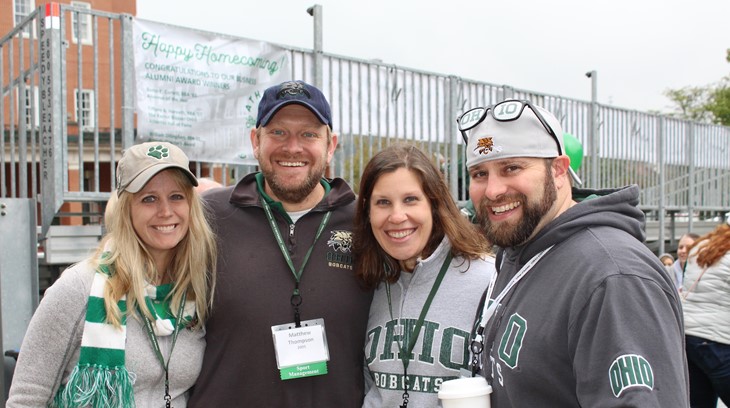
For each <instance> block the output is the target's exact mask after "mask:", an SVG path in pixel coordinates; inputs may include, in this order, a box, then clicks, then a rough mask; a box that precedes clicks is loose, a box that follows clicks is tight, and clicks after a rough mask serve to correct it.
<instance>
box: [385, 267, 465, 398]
mask: <svg viewBox="0 0 730 408" xmlns="http://www.w3.org/2000/svg"><path fill="white" fill-rule="evenodd" d="M451 258H452V255H451V253H449V254H448V256H446V259H444V263H443V265H441V270H440V271H439V274H438V276H436V280H435V281H434V282H433V286H432V287H431V292H430V293H429V294H428V297H427V298H426V303H424V304H423V307H422V308H421V315H420V316H418V321H417V322H416V326H415V327H414V328H413V335H412V336H410V338H409V341H408V346H407V348H406V352H405V354H404V353H403V348H402V347H401V342H400V341H397V342H396V344H398V352H399V353H400V356H401V357H400V359H401V361H402V362H403V382H404V390H403V405H401V408H406V407H407V406H408V397H409V395H408V385H409V384H408V363H410V358H409V356H410V355H411V352H412V351H413V347H414V346H415V345H416V341H417V340H418V336H419V335H420V334H421V327H422V326H423V320H424V319H425V318H426V314H427V313H428V309H429V308H430V307H431V302H432V301H433V297H434V296H435V295H436V291H437V290H438V288H439V286H441V281H443V280H444V275H446V270H447V269H449V265H450V264H451ZM385 293H386V294H387V295H388V311H389V312H390V319H391V320H395V319H393V305H392V302H391V300H390V284H389V283H387V282H386V283H385ZM401 303H402V299H401ZM405 328H406V325H404V326H403V335H404V336H405Z"/></svg>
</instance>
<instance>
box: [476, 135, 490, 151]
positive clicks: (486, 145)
mask: <svg viewBox="0 0 730 408" xmlns="http://www.w3.org/2000/svg"><path fill="white" fill-rule="evenodd" d="M493 150H494V141H493V140H492V138H491V137H485V138H482V139H479V140H477V147H475V148H474V151H475V152H476V153H477V154H489V153H490V152H491V151H493Z"/></svg>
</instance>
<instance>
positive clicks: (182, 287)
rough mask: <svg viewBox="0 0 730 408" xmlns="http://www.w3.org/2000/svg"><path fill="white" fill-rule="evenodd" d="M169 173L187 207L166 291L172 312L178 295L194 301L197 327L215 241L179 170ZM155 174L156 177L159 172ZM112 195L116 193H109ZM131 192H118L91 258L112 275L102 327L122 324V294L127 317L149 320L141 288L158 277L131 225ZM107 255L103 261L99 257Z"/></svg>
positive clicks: (203, 314) (209, 294)
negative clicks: (170, 286)
mask: <svg viewBox="0 0 730 408" xmlns="http://www.w3.org/2000/svg"><path fill="white" fill-rule="evenodd" d="M163 171H170V175H171V176H172V178H173V180H174V181H175V183H176V184H177V185H178V187H180V188H181V189H183V191H184V192H185V197H186V199H187V201H188V204H189V206H190V220H189V228H188V232H187V234H186V235H185V237H184V238H183V239H182V241H180V243H178V245H177V247H176V248H175V254H174V255H173V257H172V260H171V264H170V270H171V271H173V273H174V275H173V282H174V284H173V289H172V291H171V292H170V302H171V303H170V305H171V307H170V309H171V310H172V311H173V313H177V310H178V309H177V305H179V304H180V301H181V300H182V297H183V294H186V299H187V300H194V301H195V307H196V316H197V322H194V327H196V328H200V327H202V326H203V324H204V323H205V321H206V319H207V318H208V316H209V314H210V309H211V306H212V299H213V291H214V288H215V269H216V252H217V250H216V242H215V236H214V234H213V231H212V230H211V228H210V225H209V224H208V220H207V218H206V217H207V211H206V209H205V207H204V205H203V201H202V200H201V199H200V196H199V195H198V193H197V191H196V190H195V188H194V187H193V185H192V184H191V183H190V179H189V178H188V177H187V176H186V175H185V174H183V173H182V172H181V171H180V170H175V169H167V170H163ZM158 174H159V173H158ZM112 194H116V193H112ZM134 195H135V194H134V193H130V192H127V191H122V192H121V193H120V195H119V200H118V201H117V203H116V205H115V209H114V211H113V212H112V213H111V214H110V216H109V218H108V219H107V220H106V222H107V223H108V229H109V233H108V234H107V235H106V236H105V237H104V239H103V240H102V243H101V245H100V246H99V249H98V250H97V253H96V256H95V259H96V260H97V263H98V265H107V266H108V267H109V270H110V271H111V273H112V276H111V277H110V279H109V281H108V282H109V284H108V285H106V287H105V289H104V305H105V306H106V310H107V316H106V318H107V322H108V323H111V324H114V325H115V326H120V325H121V318H122V311H121V310H120V309H119V306H118V305H117V302H118V301H119V299H121V297H122V296H123V295H125V294H126V295H127V314H132V313H133V311H134V310H135V309H136V308H137V307H139V309H140V310H141V311H142V313H144V314H145V315H146V316H147V317H148V318H150V319H154V318H153V316H152V314H151V313H150V311H149V309H148V308H147V304H146V302H145V301H144V298H145V286H146V285H147V284H149V283H153V282H155V279H156V277H157V276H158V272H159V271H157V270H156V267H155V263H154V261H153V259H152V256H151V255H150V252H149V251H148V250H147V247H146V245H145V244H144V242H142V240H141V239H140V238H139V236H138V235H137V234H136V233H135V231H134V226H133V225H132V201H133V199H134ZM105 252H106V253H107V255H106V256H102V254H103V253H105Z"/></svg>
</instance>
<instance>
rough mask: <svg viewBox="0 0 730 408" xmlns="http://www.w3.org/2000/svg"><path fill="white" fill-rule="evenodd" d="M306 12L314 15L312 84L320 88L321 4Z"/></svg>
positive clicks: (321, 84)
mask: <svg viewBox="0 0 730 408" xmlns="http://www.w3.org/2000/svg"><path fill="white" fill-rule="evenodd" d="M307 13H309V15H310V16H312V17H314V86H316V87H317V88H319V89H322V86H323V85H324V84H323V83H322V53H323V51H322V6H320V5H319V4H315V5H314V6H312V7H310V8H308V9H307Z"/></svg>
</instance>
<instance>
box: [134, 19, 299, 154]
mask: <svg viewBox="0 0 730 408" xmlns="http://www.w3.org/2000/svg"><path fill="white" fill-rule="evenodd" d="M134 68H135V80H136V107H135V108H136V112H137V132H138V137H139V138H140V139H141V140H140V141H150V140H156V141H157V140H159V141H167V142H171V143H174V144H176V145H177V146H180V148H182V149H183V150H184V151H185V152H186V153H187V154H188V156H189V157H190V159H191V160H193V161H207V162H218V163H232V164H255V163H256V160H255V159H254V157H253V152H252V150H251V142H250V139H249V132H250V130H251V128H252V127H254V126H255V124H256V111H257V107H258V102H259V100H260V99H261V96H262V95H263V92H264V90H265V89H266V88H268V87H269V86H271V85H274V84H277V83H280V82H283V81H285V80H287V79H290V77H291V73H290V71H291V68H290V63H289V56H288V52H287V51H286V50H285V49H284V48H281V47H278V46H275V45H272V44H269V43H266V42H262V41H254V40H247V39H241V38H234V37H228V36H223V35H219V34H215V33H209V32H203V31H197V30H193V29H187V28H183V27H177V26H171V25H167V24H162V23H155V22H152V21H146V20H139V19H135V21H134Z"/></svg>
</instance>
